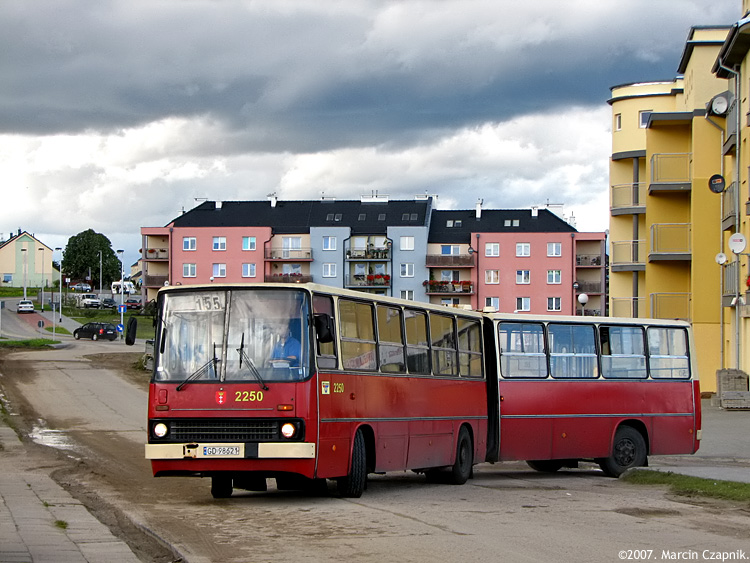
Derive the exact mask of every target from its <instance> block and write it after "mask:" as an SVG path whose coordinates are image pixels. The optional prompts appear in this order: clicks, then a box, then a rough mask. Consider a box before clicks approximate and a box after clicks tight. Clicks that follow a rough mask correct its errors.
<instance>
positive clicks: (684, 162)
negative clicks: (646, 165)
mask: <svg viewBox="0 0 750 563" xmlns="http://www.w3.org/2000/svg"><path fill="white" fill-rule="evenodd" d="M691 156H692V155H691V153H663V154H654V155H652V156H651V183H650V185H649V191H652V192H653V191H686V190H690V189H691V187H692V185H691V182H692V179H691V174H690V160H691Z"/></svg>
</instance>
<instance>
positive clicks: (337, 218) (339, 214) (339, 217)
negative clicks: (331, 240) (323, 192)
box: [333, 213, 342, 222]
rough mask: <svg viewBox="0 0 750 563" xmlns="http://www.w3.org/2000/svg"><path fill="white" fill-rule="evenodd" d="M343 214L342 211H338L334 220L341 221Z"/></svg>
mask: <svg viewBox="0 0 750 563" xmlns="http://www.w3.org/2000/svg"><path fill="white" fill-rule="evenodd" d="M341 218H342V215H341V213H336V215H335V216H334V217H333V220H334V221H336V222H338V221H341Z"/></svg>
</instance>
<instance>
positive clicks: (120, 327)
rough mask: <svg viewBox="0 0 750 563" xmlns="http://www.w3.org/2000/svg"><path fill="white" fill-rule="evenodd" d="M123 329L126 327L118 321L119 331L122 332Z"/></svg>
mask: <svg viewBox="0 0 750 563" xmlns="http://www.w3.org/2000/svg"><path fill="white" fill-rule="evenodd" d="M123 330H125V327H124V326H123V325H122V324H120V323H118V324H117V332H122V331H123Z"/></svg>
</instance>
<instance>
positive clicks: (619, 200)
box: [610, 182, 647, 215]
mask: <svg viewBox="0 0 750 563" xmlns="http://www.w3.org/2000/svg"><path fill="white" fill-rule="evenodd" d="M646 196H647V193H646V183H645V182H636V183H632V184H617V185H614V186H612V203H611V205H610V211H611V213H612V215H638V214H642V213H645V212H646Z"/></svg>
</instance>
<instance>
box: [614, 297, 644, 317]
mask: <svg viewBox="0 0 750 563" xmlns="http://www.w3.org/2000/svg"><path fill="white" fill-rule="evenodd" d="M611 314H612V316H613V317H636V318H637V317H642V318H647V317H648V314H649V312H648V303H647V302H646V298H645V297H614V298H613V299H612V311H611Z"/></svg>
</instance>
